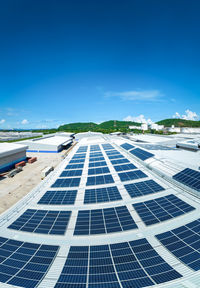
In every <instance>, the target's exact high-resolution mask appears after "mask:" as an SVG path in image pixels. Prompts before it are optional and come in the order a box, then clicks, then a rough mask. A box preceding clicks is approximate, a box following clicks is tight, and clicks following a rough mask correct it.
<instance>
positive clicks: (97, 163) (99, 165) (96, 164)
mask: <svg viewBox="0 0 200 288" xmlns="http://www.w3.org/2000/svg"><path fill="white" fill-rule="evenodd" d="M101 166H107V163H106V161H99V162H90V163H89V168H93V167H101Z"/></svg>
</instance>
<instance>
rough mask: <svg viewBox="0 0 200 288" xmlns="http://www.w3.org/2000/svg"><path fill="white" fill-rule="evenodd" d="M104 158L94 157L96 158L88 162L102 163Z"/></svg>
mask: <svg viewBox="0 0 200 288" xmlns="http://www.w3.org/2000/svg"><path fill="white" fill-rule="evenodd" d="M104 160H105V158H104V157H96V158H90V162H96V161H104Z"/></svg>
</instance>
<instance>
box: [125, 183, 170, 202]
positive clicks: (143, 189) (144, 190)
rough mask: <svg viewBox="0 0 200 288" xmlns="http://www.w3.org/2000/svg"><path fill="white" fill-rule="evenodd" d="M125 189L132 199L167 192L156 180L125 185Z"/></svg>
mask: <svg viewBox="0 0 200 288" xmlns="http://www.w3.org/2000/svg"><path fill="white" fill-rule="evenodd" d="M124 187H125V188H126V190H127V192H128V193H129V195H130V196H131V197H132V198H134V197H139V196H143V195H147V194H152V193H156V192H160V191H163V190H165V189H164V188H163V187H162V186H160V185H159V184H158V183H156V182H155V181H154V180H147V181H142V182H137V183H132V184H126V185H124Z"/></svg>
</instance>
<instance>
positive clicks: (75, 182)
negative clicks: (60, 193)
mask: <svg viewBox="0 0 200 288" xmlns="http://www.w3.org/2000/svg"><path fill="white" fill-rule="evenodd" d="M80 181H81V178H60V179H57V180H56V181H55V183H54V184H52V185H51V187H52V188H58V187H78V186H79V184H80Z"/></svg>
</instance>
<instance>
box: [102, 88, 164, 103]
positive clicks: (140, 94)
mask: <svg viewBox="0 0 200 288" xmlns="http://www.w3.org/2000/svg"><path fill="white" fill-rule="evenodd" d="M104 95H105V96H106V97H119V98H121V99H123V100H146V101H156V100H158V99H160V98H161V97H162V96H163V94H162V93H161V92H160V91H159V90H132V91H124V92H106V93H105V94H104Z"/></svg>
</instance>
